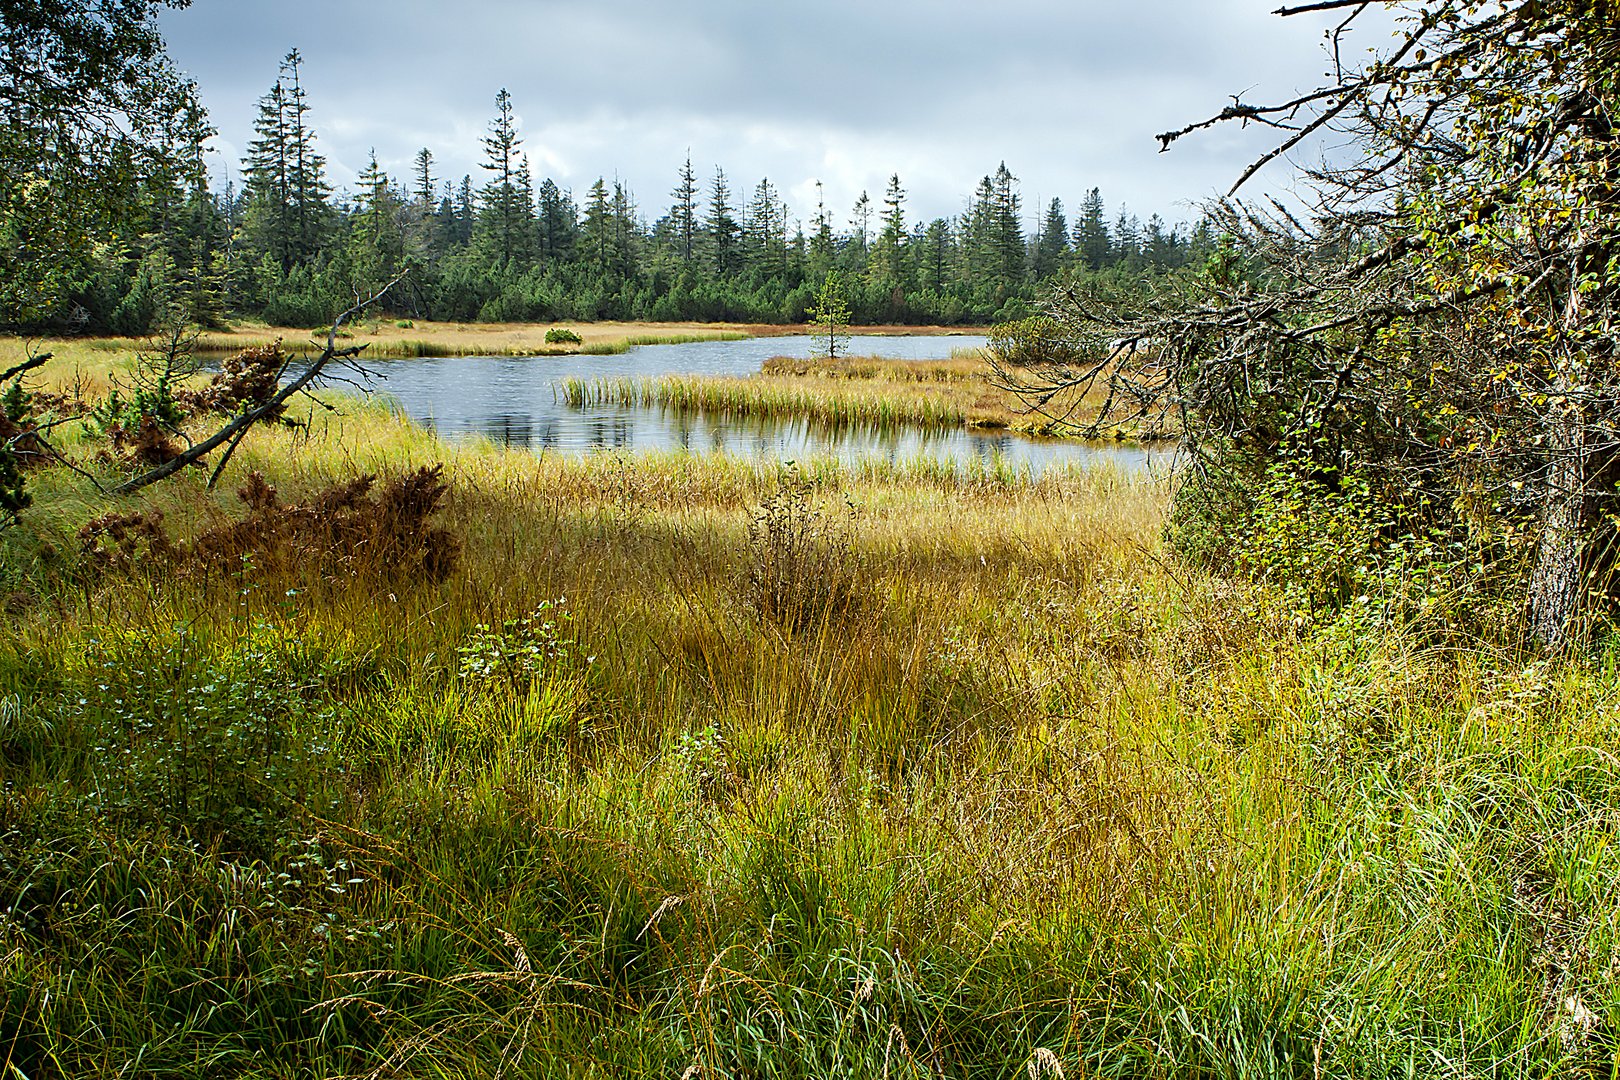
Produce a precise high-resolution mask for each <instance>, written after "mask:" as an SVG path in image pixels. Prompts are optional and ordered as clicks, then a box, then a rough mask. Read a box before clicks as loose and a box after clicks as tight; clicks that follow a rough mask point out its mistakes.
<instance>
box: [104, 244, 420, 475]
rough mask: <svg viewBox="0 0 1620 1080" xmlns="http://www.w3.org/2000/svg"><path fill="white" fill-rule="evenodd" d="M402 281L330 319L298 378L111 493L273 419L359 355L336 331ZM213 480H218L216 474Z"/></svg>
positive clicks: (178, 465)
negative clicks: (330, 368) (330, 369)
mask: <svg viewBox="0 0 1620 1080" xmlns="http://www.w3.org/2000/svg"><path fill="white" fill-rule="evenodd" d="M404 278H405V274H403V273H402V274H400V275H399V276H398V277H395V278H394V279H393V280H392V281H390V282H389V283H388V284H386V285H384V286H383V287H382V288H381V289H379V290H377V292H375V293H374V294H372V295H371V296H370V297H368V298H366V299H363V300H361V299H357V300H356V301H355V303H354V306H352V307H350V308H349V309H348V310H347V311H345V312H343V313H342V314H341V315H339V316H338V317H337V318H336V319H334V320H333V322H332V328H331V330H329V331H328V332H327V335H326V348H325V349H323V350H322V351H321V354H320V356H318V357H316V359H315V360H314V362H312V363H311V364H310V365H309V367H307V368H306V369H305V370H304V372H303V374H301V375H299V376H298V377H297V378H296V379H294V380H292V382H290V383H288V384H287V385H286V386H284V387H282V388H281V389H280V390H278V391H276V393H275V394H274V395H272V396H271V397H269V398H267V399H266V400H265V401H264V402H263V403H262V404H260V405H258V406H256V407H254V408H252V409H249V410H248V411H247V412H244V413H241V414H240V415H238V416H236V417H235V418H234V419H232V420H231V422H230V423H228V424H226V425H225V426H224V427H222V428H220V429H219V430H218V431H216V432H214V434H212V435H210V436H209V437H208V438H206V439H204V440H203V441H201V442H199V443H197V444H196V445H195V446H192V447H191V448H190V449H188V450H187V451H186V452H185V453H183V454H178V455H176V456H175V457H173V458H171V459H170V460H168V461H166V462H164V463H163V464H162V465H159V466H158V467H157V468H155V469H152V470H151V471H150V472H146V473H143V474H142V475H140V476H137V477H135V478H134V479H133V480H130V481H128V482H127V483H125V484H122V485H120V486H119V487H118V488H116V489H114V492H113V493H114V494H116V495H128V494H131V493H132V492H136V491H139V490H140V489H141V488H144V487H147V486H149V485H151V484H155V483H157V482H158V481H159V480H163V479H166V478H168V477H170V476H173V475H174V474H175V473H177V472H179V471H180V470H181V469H184V468H185V467H187V466H188V465H191V464H194V463H195V462H198V461H201V460H202V459H203V458H204V457H205V456H207V455H208V454H209V453H211V452H212V451H214V450H215V449H217V448H218V447H220V446H223V445H225V444H226V443H233V442H236V441H240V439H241V436H242V434H243V433H245V432H246V431H247V429H248V428H250V427H252V426H253V425H254V424H256V423H258V422H259V421H260V420H263V419H265V418H266V417H270V416H275V415H276V414H277V412H278V410H280V409H281V407H282V406H283V405H284V404H285V402H286V401H287V400H288V399H289V398H291V397H292V396H293V395H295V394H297V393H298V392H299V391H301V390H303V389H304V387H306V386H308V385H309V384H310V383H311V382H313V381H314V380H315V379H317V378H319V377H320V374H321V372H322V371H323V370H325V368H326V365H327V364H329V363H331V362H332V361H334V360H346V359H350V358H352V357H356V356H359V355H360V353H361V352H362V351H363V350H364V349H365V346H364V345H353V346H350V347H348V348H344V349H339V348H338V347H337V335H338V331H339V330H340V329H342V327H343V324H344V323H345V322H347V321H348V320H349V319H351V318H353V317H354V316H355V315H358V314H359V313H360V312H362V311H364V310H365V309H366V308H368V307H370V306H371V305H372V304H374V303H376V302H377V301H378V300H381V299H382V298H383V297H384V296H385V295H387V293H388V291H389V290H390V289H392V288H393V287H394V286H395V285H398V284H399V283H400V282H401V281H403V280H404ZM233 449H234V446H233ZM226 457H227V459H229V453H227V455H226ZM222 467H223V466H222ZM215 479H218V476H217V474H216V476H215ZM212 483H213V481H212V480H211V481H210V486H212Z"/></svg>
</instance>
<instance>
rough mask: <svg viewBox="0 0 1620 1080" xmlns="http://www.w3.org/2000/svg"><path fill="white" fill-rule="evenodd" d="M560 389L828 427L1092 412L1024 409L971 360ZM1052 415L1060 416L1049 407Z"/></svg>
mask: <svg viewBox="0 0 1620 1080" xmlns="http://www.w3.org/2000/svg"><path fill="white" fill-rule="evenodd" d="M559 395H560V396H561V398H562V400H564V401H565V402H567V403H568V404H569V405H571V406H573V407H575V408H581V407H587V406H599V405H623V406H641V407H646V408H662V409H670V410H673V411H676V412H687V413H709V414H712V415H716V416H752V417H768V418H771V419H777V420H791V419H808V420H812V421H815V422H816V423H820V424H828V425H866V426H879V427H884V426H890V425H896V424H910V425H917V426H922V427H968V428H983V429H996V430H1012V431H1017V432H1021V433H1023V434H1027V435H1036V436H1047V437H1061V436H1067V435H1072V434H1074V433H1076V432H1077V431H1078V427H1077V423H1078V421H1079V420H1080V418H1081V417H1083V416H1088V415H1090V414H1089V413H1087V412H1086V411H1085V410H1084V409H1083V408H1081V409H1077V410H1074V411H1073V412H1072V414H1070V415H1069V420H1068V421H1065V422H1058V421H1054V420H1053V419H1052V417H1051V416H1046V415H1041V414H1038V413H1032V412H1030V411H1028V410H1025V409H1022V408H1021V407H1020V405H1019V404H1018V402H1017V401H1016V400H1015V399H1013V398H1012V396H1011V395H1009V394H1006V393H1005V392H1003V391H1001V390H998V389H996V388H995V387H992V386H991V385H990V384H989V383H988V382H987V381H986V380H985V379H984V377H983V373H982V366H981V365H979V364H978V363H976V362H975V361H972V360H951V361H892V360H880V359H875V358H865V359H840V360H838V361H837V362H836V366H829V365H827V364H826V363H825V362H822V363H819V364H818V363H816V362H813V361H790V360H780V359H779V360H772V361H769V362H767V364H766V366H765V373H764V374H762V375H758V376H753V377H750V378H727V377H723V376H698V375H665V376H660V377H657V378H650V379H637V378H628V377H620V378H606V379H581V378H572V377H571V378H568V379H564V380H563V382H562V384H561V386H560V389H559ZM1052 411H1053V413H1054V414H1055V415H1065V412H1066V411H1067V410H1065V412H1060V411H1058V410H1057V409H1054V410H1052Z"/></svg>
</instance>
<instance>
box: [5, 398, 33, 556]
mask: <svg viewBox="0 0 1620 1080" xmlns="http://www.w3.org/2000/svg"><path fill="white" fill-rule="evenodd" d="M32 409H33V402H32V395H30V394H29V393H28V391H27V390H26V389H24V387H23V377H22V376H21V375H18V376H17V377H16V378H15V379H12V380H11V382H9V383H7V384H6V386H5V389H4V390H3V391H0V528H4V527H5V526H8V525H12V524H15V523H16V521H17V519H18V517H19V516H20V515H21V514H22V512H23V511H24V510H26V509H28V507H29V506H31V505H33V501H34V500H33V496H31V495H30V494H28V490H27V482H26V481H25V480H24V478H23V460H22V455H21V454H20V453H19V452H18V449H19V445H20V444H21V443H22V442H23V441H24V440H27V439H28V438H29V429H30V427H31V424H30V420H31V419H32V418H31V415H30V414H31V412H32Z"/></svg>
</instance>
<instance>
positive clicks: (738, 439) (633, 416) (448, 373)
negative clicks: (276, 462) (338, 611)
mask: <svg viewBox="0 0 1620 1080" xmlns="http://www.w3.org/2000/svg"><path fill="white" fill-rule="evenodd" d="M984 344H985V339H984V338H983V337H982V336H959V337H958V336H951V337H920V336H919V337H855V338H853V339H852V340H851V342H850V355H852V356H884V357H890V358H894V359H903V360H938V359H945V358H947V357H949V356H950V354H951V352H952V351H953V350H959V349H978V348H982V347H983V346H984ZM812 350H813V343H812V340H811V339H810V338H808V337H772V338H749V339H746V340H743V341H703V342H692V343H688V344H681V345H641V346H637V347H635V348H633V349H631V350H630V351H629V352H626V353H623V354H621V355H618V356H540V357H504V356H466V357H448V358H431V359H415V360H375V361H370V362H368V363H367V364H366V367H367V369H368V370H370V371H373V372H376V373H377V375H378V376H379V377H378V378H377V379H374V380H372V381H370V383H369V386H370V388H372V389H374V390H377V391H380V392H382V393H385V394H387V395H388V396H389V397H391V398H393V399H394V400H395V401H397V402H398V403H399V406H400V408H401V409H402V410H403V411H404V413H405V414H406V415H407V416H409V417H410V418H411V419H412V420H414V421H416V422H417V423H420V424H423V425H425V426H427V427H430V428H432V429H433V430H435V431H437V432H438V433H439V434H440V435H441V436H444V437H446V438H450V439H455V438H460V437H466V436H483V437H486V438H489V439H492V440H494V441H495V442H498V443H503V444H505V445H508V446H522V447H529V448H530V449H533V450H536V451H541V452H545V453H562V454H587V453H592V452H594V451H598V450H624V451H643V450H653V451H668V450H685V451H690V452H693V453H705V454H707V453H722V454H731V455H736V456H742V457H749V458H760V459H765V460H787V459H795V460H808V459H810V458H816V457H826V456H831V457H834V458H837V459H838V460H840V461H843V462H845V463H854V462H857V461H860V460H868V459H885V460H888V461H890V462H894V463H901V462H908V461H912V460H916V459H918V458H928V459H934V460H939V461H950V462H952V463H954V464H957V465H962V466H972V465H974V464H975V463H978V464H982V465H986V466H994V467H998V468H1012V469H1015V470H1018V471H1025V470H1027V471H1029V472H1030V473H1039V472H1041V471H1042V470H1043V469H1045V468H1047V467H1049V466H1051V465H1053V464H1058V463H1064V462H1083V461H1103V460H1108V461H1113V462H1115V463H1116V464H1118V465H1119V466H1120V467H1121V468H1123V469H1126V470H1132V471H1134V470H1137V469H1142V468H1146V467H1147V466H1148V464H1149V463H1150V462H1149V459H1150V454H1149V452H1147V451H1145V450H1143V449H1141V448H1139V447H1133V446H1128V445H1121V446H1114V445H1103V446H1098V445H1086V444H1080V443H1073V442H1061V441H1054V440H1040V439H1029V438H1024V437H1022V436H1018V435H1011V434H1006V433H994V432H983V431H964V430H960V429H955V428H945V429H936V428H921V427H916V426H912V425H892V426H886V427H883V428H874V427H860V426H852V425H826V424H821V423H817V422H813V421H807V420H802V419H774V418H764V417H737V416H713V415H709V414H698V413H691V412H685V411H680V410H675V409H662V408H658V407H656V406H655V407H651V408H646V407H635V406H622V405H616V404H605V405H589V406H585V407H583V408H577V407H573V406H570V405H568V404H567V403H566V402H565V401H564V400H563V395H562V393H561V390H560V387H561V384H562V382H563V380H564V379H568V378H580V379H612V378H620V377H629V378H635V379H650V378H657V377H659V376H662V375H728V376H741V377H746V376H749V375H757V374H759V370H760V365H762V364H763V363H764V362H765V361H766V360H768V359H770V358H771V357H775V356H792V357H809V356H810V355H811V353H812ZM1151 456H1152V457H1153V458H1154V459H1158V458H1160V457H1162V455H1161V454H1159V453H1157V452H1155V453H1153V454H1152V455H1151Z"/></svg>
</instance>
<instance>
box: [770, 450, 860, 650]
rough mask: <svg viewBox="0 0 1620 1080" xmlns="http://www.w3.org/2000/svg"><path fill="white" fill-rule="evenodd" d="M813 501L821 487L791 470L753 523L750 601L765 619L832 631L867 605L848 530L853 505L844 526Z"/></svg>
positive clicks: (797, 628)
mask: <svg viewBox="0 0 1620 1080" xmlns="http://www.w3.org/2000/svg"><path fill="white" fill-rule="evenodd" d="M814 495H815V484H814V482H812V481H810V480H807V479H805V478H804V477H803V476H802V475H801V474H800V473H799V472H798V470H797V469H796V468H790V469H788V470H786V471H784V472H783V473H782V474H781V475H780V476H779V477H778V478H777V487H776V490H775V492H773V493H772V494H771V495H770V496H769V497H767V498H766V499H765V500H764V501H763V502H762V503H761V504H760V506H759V508H758V509H757V510H756V511H755V512H754V515H753V517H752V519H751V520H750V521H749V524H748V567H747V574H746V577H745V578H744V579H743V598H744V601H745V602H746V604H747V606H748V607H749V608H750V609H751V610H752V611H753V612H754V613H755V614H756V615H757V616H758V617H759V618H760V619H762V620H764V621H765V622H767V623H774V624H776V625H778V626H781V627H783V628H785V629H787V630H790V631H805V630H816V629H820V630H825V629H826V628H827V627H828V626H829V625H831V624H836V623H838V622H840V621H842V620H843V619H845V618H846V617H848V616H850V615H851V614H853V613H854V611H855V610H856V609H857V607H858V606H859V605H860V602H861V600H862V598H863V592H864V590H863V574H862V566H861V560H860V557H859V555H858V554H857V552H856V550H855V547H854V543H853V540H852V538H851V535H850V527H849V524H850V519H852V518H853V516H854V511H855V508H854V505H853V504H847V505H846V508H845V509H846V514H847V516H846V517H844V518H843V519H842V520H840V519H839V518H836V517H829V515H828V513H827V511H826V510H825V509H823V508H822V507H820V506H818V505H816V503H815V500H814Z"/></svg>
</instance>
